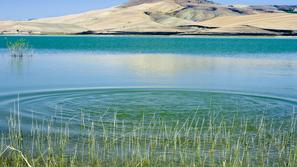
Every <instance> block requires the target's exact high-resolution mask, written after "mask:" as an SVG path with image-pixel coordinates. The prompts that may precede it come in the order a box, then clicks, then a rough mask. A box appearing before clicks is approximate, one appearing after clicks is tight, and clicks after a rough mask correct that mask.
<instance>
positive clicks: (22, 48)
mask: <svg viewBox="0 0 297 167" xmlns="http://www.w3.org/2000/svg"><path fill="white" fill-rule="evenodd" d="M7 47H8V49H9V54H10V55H11V56H13V57H18V58H20V57H23V56H32V55H33V50H32V47H31V45H30V44H29V42H28V41H26V40H25V39H18V40H16V41H14V42H7Z"/></svg>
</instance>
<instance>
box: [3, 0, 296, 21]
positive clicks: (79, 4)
mask: <svg viewBox="0 0 297 167" xmlns="http://www.w3.org/2000/svg"><path fill="white" fill-rule="evenodd" d="M126 1H128V0H1V3H0V20H27V19H32V18H42V17H50V16H61V15H66V14H72V13H79V12H84V11H88V10H92V9H99V8H106V7H110V6H114V5H119V4H121V3H124V2H126ZM215 1H216V2H218V3H222V4H288V5H289V4H290V5H297V0H215Z"/></svg>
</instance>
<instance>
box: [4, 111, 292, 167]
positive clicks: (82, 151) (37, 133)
mask: <svg viewBox="0 0 297 167" xmlns="http://www.w3.org/2000/svg"><path fill="white" fill-rule="evenodd" d="M109 114H110V113H109ZM112 115H113V116H112V117H113V121H106V120H104V119H103V118H104V117H103V116H102V117H101V118H102V119H99V120H95V121H91V120H89V119H88V118H87V117H86V116H84V114H83V112H82V113H81V115H80V119H79V120H77V121H79V122H80V123H79V125H75V126H74V125H72V124H70V122H71V121H69V122H68V123H67V122H64V121H60V120H59V119H56V118H52V119H50V120H47V121H44V122H40V121H37V120H34V116H32V127H31V128H30V131H24V130H22V123H21V122H22V121H21V118H20V116H19V111H18V110H16V111H14V112H13V113H12V114H11V116H10V118H9V121H8V130H7V131H3V133H2V136H1V144H0V166H2V167H11V166H15V167H22V166H24V167H25V166H32V167H33V166H48V167H63V166H65V167H66V166H234V167H239V166H267V167H271V166H290V167H294V166H297V147H296V145H297V140H296V139H297V132H296V117H295V113H294V112H292V116H291V117H290V118H288V119H287V120H277V118H276V119H275V120H273V119H271V118H270V119H266V118H265V116H264V115H260V116H257V117H256V118H255V119H248V118H246V117H245V116H244V115H241V114H240V112H238V113H234V114H232V115H230V114H229V115H228V116H227V115H224V114H222V113H219V112H216V111H209V113H208V116H205V117H200V116H199V115H198V114H197V112H196V113H193V114H192V115H189V117H188V118H187V119H184V120H178V119H176V120H163V119H162V118H160V117H159V116H158V115H155V116H153V117H151V118H146V117H145V116H144V117H143V118H142V119H139V120H134V121H130V122H125V121H123V120H120V119H118V118H117V114H116V113H112ZM61 120H62V119H61Z"/></svg>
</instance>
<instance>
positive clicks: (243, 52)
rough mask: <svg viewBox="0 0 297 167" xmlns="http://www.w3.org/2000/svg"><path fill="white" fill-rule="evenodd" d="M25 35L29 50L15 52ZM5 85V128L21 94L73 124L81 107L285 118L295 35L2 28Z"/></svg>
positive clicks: (40, 110) (293, 82)
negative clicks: (41, 32) (54, 32)
mask: <svg viewBox="0 0 297 167" xmlns="http://www.w3.org/2000/svg"><path fill="white" fill-rule="evenodd" d="M19 38H25V39H26V40H28V41H29V43H30V44H31V45H32V46H33V48H34V55H33V56H32V57H23V58H12V57H10V56H9V52H8V50H7V48H6V43H7V42H8V41H14V40H17V39H19ZM0 94H1V96H0V122H1V123H0V127H5V124H6V121H5V120H6V119H7V117H8V115H9V112H10V111H11V110H13V108H14V105H13V103H14V101H15V100H16V99H17V94H19V96H20V97H19V102H20V107H21V114H22V117H24V118H27V119H28V120H29V119H30V118H31V117H32V114H34V115H36V116H35V117H36V119H40V120H42V119H47V118H49V117H55V116H57V113H59V112H60V115H63V118H64V119H65V120H71V122H73V123H75V121H74V120H76V119H77V117H79V113H80V112H81V111H82V110H83V111H84V112H85V113H88V114H89V115H91V118H94V119H95V118H96V116H98V115H100V114H102V113H104V112H106V110H108V109H110V112H117V113H119V114H120V117H119V118H121V119H127V120H131V119H134V118H138V117H141V115H142V114H143V113H146V114H147V115H151V114H153V113H157V114H159V115H160V116H163V117H170V118H178V117H179V118H180V117H181V116H182V115H186V114H185V113H188V112H193V111H195V110H196V109H197V107H199V108H202V109H201V113H202V114H203V113H204V112H205V110H207V109H208V108H210V107H215V108H217V110H220V111H223V112H226V113H232V112H236V111H237V112H238V108H240V112H242V113H248V114H247V115H251V116H253V115H257V114H259V113H263V111H268V112H267V115H268V116H269V117H277V118H283V119H285V118H287V117H288V116H289V115H290V114H291V112H292V111H293V110H294V106H295V105H296V101H297V39H290V38H286V39H277V38H275V39H273V38H191V37H189V38H175V37H149V36H148V37H125V36H123V37H93V36H87V37H81V36H78V37H71V36H69V37H63V36H60V37H58V36H43V37H41V36H34V37H29V36H24V37H18V36H0ZM61 111H63V112H61ZM199 111H200V110H199ZM58 115H59V114H58ZM110 117H111V116H110ZM106 120H107V121H108V120H109V119H108V117H107V118H106ZM26 125H29V123H28V124H26V121H25V122H24V127H25V126H26Z"/></svg>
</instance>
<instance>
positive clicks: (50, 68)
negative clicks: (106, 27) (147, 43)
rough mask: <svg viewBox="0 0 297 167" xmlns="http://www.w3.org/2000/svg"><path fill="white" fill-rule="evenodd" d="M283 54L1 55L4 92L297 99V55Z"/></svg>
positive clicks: (0, 63)
mask: <svg viewBox="0 0 297 167" xmlns="http://www.w3.org/2000/svg"><path fill="white" fill-rule="evenodd" d="M282 56H283V55H281V54H280V55H278V57H279V58H271V57H270V58H267V57H264V56H261V55H260V56H256V57H253V56H247V57H219V56H186V55H173V54H152V55H150V54H91V53H88V54H86V53H82V52H73V53H71V52H68V53H65V52H56V53H42V54H36V55H35V56H34V57H30V58H29V57H28V58H27V57H26V58H22V59H12V58H10V57H9V56H0V58H1V61H0V74H1V75H0V82H1V83H2V84H1V85H0V92H2V93H5V92H10V91H25V90H36V89H60V88H77V87H175V88H194V89H210V90H230V91H244V92H256V93H260V94H261V93H263V94H277V95H282V96H290V97H296V95H297V90H296V83H297V57H296V56H289V58H284V59H282V58H281V57H282ZM8 64H9V65H10V67H8ZM8 69H13V70H8ZM16 71H17V73H16Z"/></svg>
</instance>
